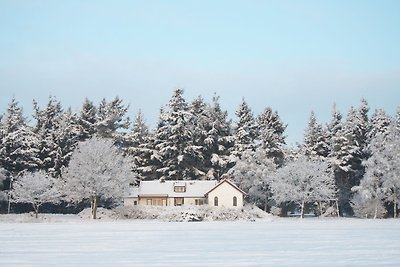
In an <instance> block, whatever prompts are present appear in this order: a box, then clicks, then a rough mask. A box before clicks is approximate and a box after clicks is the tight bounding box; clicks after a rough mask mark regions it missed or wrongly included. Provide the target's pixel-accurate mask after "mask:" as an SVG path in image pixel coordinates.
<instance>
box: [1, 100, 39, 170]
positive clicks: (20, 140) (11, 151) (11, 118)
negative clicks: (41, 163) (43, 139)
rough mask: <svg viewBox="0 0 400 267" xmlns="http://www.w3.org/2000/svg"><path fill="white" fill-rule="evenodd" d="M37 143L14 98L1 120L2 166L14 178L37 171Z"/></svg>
mask: <svg viewBox="0 0 400 267" xmlns="http://www.w3.org/2000/svg"><path fill="white" fill-rule="evenodd" d="M37 142H38V140H37V138H36V136H35V135H34V134H33V132H32V128H31V127H30V126H29V125H28V124H27V121H26V118H25V117H24V116H23V110H22V108H21V107H20V106H19V105H18V101H16V100H15V98H13V99H12V100H11V102H10V104H9V105H8V108H7V112H6V113H5V114H4V116H3V117H2V119H1V120H0V165H1V166H3V168H4V169H6V170H7V171H8V172H10V173H11V174H12V175H13V176H16V175H18V173H19V172H22V171H24V170H29V171H31V170H34V169H36V168H37V166H38V162H37V160H36V154H37V153H38V152H39V151H38V149H37V147H36V146H37Z"/></svg>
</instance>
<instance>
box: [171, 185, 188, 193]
mask: <svg viewBox="0 0 400 267" xmlns="http://www.w3.org/2000/svg"><path fill="white" fill-rule="evenodd" d="M174 191H175V192H178V193H184V192H186V186H175V187H174Z"/></svg>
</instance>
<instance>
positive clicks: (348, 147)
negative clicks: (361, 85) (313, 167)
mask: <svg viewBox="0 0 400 267" xmlns="http://www.w3.org/2000/svg"><path fill="white" fill-rule="evenodd" d="M367 110H368V106H367V104H366V102H365V101H363V102H362V104H361V106H360V108H359V109H355V108H353V107H351V108H350V110H349V112H348V114H347V117H346V121H345V122H344V123H343V124H342V126H341V127H340V130H338V131H337V132H336V134H335V136H332V140H331V152H330V159H331V163H332V167H333V169H334V172H335V180H336V185H337V187H338V191H339V193H338V198H339V205H340V210H341V211H342V212H345V213H347V214H348V213H351V212H352V209H351V206H350V199H351V197H352V191H351V188H352V187H353V186H357V185H359V183H360V179H361V177H362V176H363V175H364V166H363V165H362V162H363V161H364V160H366V158H365V157H366V155H367V153H366V147H367V143H366V141H367V140H368V138H367V134H368V132H367V130H368V117H366V116H367V114H366V112H367ZM338 127H339V126H338Z"/></svg>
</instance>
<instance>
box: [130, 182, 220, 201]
mask: <svg viewBox="0 0 400 267" xmlns="http://www.w3.org/2000/svg"><path fill="white" fill-rule="evenodd" d="M217 184H218V181H216V180H212V181H164V182H161V181H159V180H154V181H141V182H140V186H139V187H136V188H133V190H132V191H131V192H130V194H129V197H138V196H141V197H143V196H168V197H204V195H205V194H206V193H207V192H208V191H210V190H211V189H212V188H213V187H214V186H216V185H217ZM174 186H186V192H174Z"/></svg>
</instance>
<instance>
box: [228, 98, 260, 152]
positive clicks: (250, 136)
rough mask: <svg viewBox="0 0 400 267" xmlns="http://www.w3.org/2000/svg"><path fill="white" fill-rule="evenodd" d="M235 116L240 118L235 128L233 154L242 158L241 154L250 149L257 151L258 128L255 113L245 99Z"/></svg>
mask: <svg viewBox="0 0 400 267" xmlns="http://www.w3.org/2000/svg"><path fill="white" fill-rule="evenodd" d="M235 114H236V116H237V117H238V120H237V122H236V125H235V127H234V137H235V146H234V149H233V154H234V155H237V156H239V157H240V154H241V152H243V151H245V150H248V149H253V150H254V149H255V142H254V140H255V139H256V136H257V126H256V123H255V119H254V116H253V112H252V111H251V109H250V107H249V106H248V105H247V103H246V101H245V100H244V98H243V99H242V103H240V106H239V109H238V110H237V111H236V112H235Z"/></svg>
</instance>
